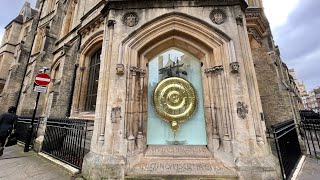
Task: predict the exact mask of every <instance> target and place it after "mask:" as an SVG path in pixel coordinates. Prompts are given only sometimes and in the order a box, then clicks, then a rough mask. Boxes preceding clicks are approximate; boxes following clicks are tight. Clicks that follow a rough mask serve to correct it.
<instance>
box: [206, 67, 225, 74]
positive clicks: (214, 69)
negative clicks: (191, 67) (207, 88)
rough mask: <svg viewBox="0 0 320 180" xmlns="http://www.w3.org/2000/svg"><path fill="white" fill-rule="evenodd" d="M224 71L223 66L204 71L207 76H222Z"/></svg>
mask: <svg viewBox="0 0 320 180" xmlns="http://www.w3.org/2000/svg"><path fill="white" fill-rule="evenodd" d="M222 71H223V66H214V67H210V68H206V69H204V73H206V74H210V73H215V74H220V73H221V72H222Z"/></svg>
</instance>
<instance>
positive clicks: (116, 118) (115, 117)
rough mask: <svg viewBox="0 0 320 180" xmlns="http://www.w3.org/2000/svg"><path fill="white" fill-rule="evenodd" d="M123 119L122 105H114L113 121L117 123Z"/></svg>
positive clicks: (112, 111)
mask: <svg viewBox="0 0 320 180" xmlns="http://www.w3.org/2000/svg"><path fill="white" fill-rule="evenodd" d="M120 119H121V107H114V108H112V110H111V122H112V123H117V122H119V120H120Z"/></svg>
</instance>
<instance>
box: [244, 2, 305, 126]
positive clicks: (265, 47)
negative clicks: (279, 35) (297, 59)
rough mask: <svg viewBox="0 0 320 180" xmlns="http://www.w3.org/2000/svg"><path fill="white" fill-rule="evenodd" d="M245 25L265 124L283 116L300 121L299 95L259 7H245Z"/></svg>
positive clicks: (286, 118) (273, 122) (281, 118)
mask: <svg viewBox="0 0 320 180" xmlns="http://www.w3.org/2000/svg"><path fill="white" fill-rule="evenodd" d="M246 19H247V28H248V34H249V41H250V47H251V52H252V56H253V62H254V67H255V70H256V75H257V81H258V86H259V92H260V97H261V103H262V108H263V114H261V116H262V117H263V119H264V120H265V121H266V125H267V127H269V126H270V125H272V124H276V123H279V122H282V121H284V120H289V119H294V120H295V121H296V122H297V123H298V122H299V121H300V115H299V110H300V109H301V104H302V101H301V97H300V94H299V92H298V89H297V86H296V84H295V82H294V79H293V78H292V76H291V75H290V74H289V69H288V67H287V65H286V64H285V63H284V62H283V61H282V60H281V57H280V51H279V48H278V47H277V46H276V45H275V44H274V41H273V37H272V33H271V31H270V26H269V22H268V20H267V18H266V17H265V14H264V12H263V10H262V9H261V8H256V7H249V8H248V9H247V11H246Z"/></svg>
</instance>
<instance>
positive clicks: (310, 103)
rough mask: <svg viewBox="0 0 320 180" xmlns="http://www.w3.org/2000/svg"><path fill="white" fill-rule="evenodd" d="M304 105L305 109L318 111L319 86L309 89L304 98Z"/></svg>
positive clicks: (319, 110) (319, 103)
mask: <svg viewBox="0 0 320 180" xmlns="http://www.w3.org/2000/svg"><path fill="white" fill-rule="evenodd" d="M304 107H305V109H306V110H312V111H314V112H316V113H320V87H317V88H315V89H313V90H312V91H310V92H309V94H308V96H306V97H305V98H304Z"/></svg>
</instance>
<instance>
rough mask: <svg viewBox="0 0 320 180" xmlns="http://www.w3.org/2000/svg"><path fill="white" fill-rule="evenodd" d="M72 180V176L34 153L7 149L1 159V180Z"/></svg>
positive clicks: (12, 148)
mask: <svg viewBox="0 0 320 180" xmlns="http://www.w3.org/2000/svg"><path fill="white" fill-rule="evenodd" d="M20 179H21V180H31V179H32V180H33V179H36V180H40V179H41V180H71V179H73V178H72V174H71V173H70V172H68V171H67V170H65V169H64V168H62V167H61V166H59V165H57V164H55V163H53V162H51V161H49V160H47V159H45V158H44V157H42V156H40V155H38V154H37V153H35V152H34V151H29V152H27V153H25V152H23V147H22V146H19V145H16V146H12V147H7V148H5V150H4V153H3V155H2V156H1V157H0V180H20Z"/></svg>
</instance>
